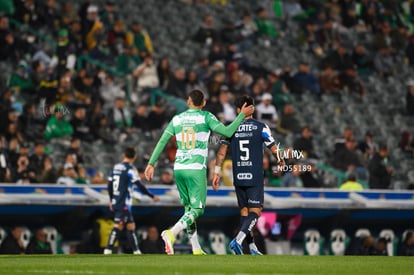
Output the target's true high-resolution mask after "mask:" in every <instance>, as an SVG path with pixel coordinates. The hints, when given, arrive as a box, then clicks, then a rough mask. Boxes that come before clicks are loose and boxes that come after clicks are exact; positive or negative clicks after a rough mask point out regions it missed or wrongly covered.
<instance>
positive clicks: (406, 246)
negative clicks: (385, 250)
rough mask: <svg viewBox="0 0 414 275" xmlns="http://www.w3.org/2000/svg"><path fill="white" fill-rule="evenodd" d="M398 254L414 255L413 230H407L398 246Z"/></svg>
mask: <svg viewBox="0 0 414 275" xmlns="http://www.w3.org/2000/svg"><path fill="white" fill-rule="evenodd" d="M397 255H398V256H414V231H408V232H407V235H406V236H405V239H404V240H402V242H401V243H400V244H399V246H398V250H397Z"/></svg>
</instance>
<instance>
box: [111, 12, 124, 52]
mask: <svg viewBox="0 0 414 275" xmlns="http://www.w3.org/2000/svg"><path fill="white" fill-rule="evenodd" d="M125 44H127V34H126V27H125V24H124V22H122V20H120V19H117V20H116V21H115V23H114V25H113V26H112V29H111V30H109V32H108V46H109V48H110V49H111V53H112V54H113V55H114V56H118V55H120V54H121V53H122V52H123V48H124V45H125Z"/></svg>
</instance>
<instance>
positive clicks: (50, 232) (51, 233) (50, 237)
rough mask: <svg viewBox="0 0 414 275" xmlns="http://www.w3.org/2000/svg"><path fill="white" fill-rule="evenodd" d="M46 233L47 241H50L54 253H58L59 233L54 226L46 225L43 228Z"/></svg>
mask: <svg viewBox="0 0 414 275" xmlns="http://www.w3.org/2000/svg"><path fill="white" fill-rule="evenodd" d="M43 231H44V232H45V234H46V241H47V242H49V243H50V247H51V248H52V252H53V254H58V242H59V233H58V231H57V229H56V228H55V227H53V226H46V227H44V228H43Z"/></svg>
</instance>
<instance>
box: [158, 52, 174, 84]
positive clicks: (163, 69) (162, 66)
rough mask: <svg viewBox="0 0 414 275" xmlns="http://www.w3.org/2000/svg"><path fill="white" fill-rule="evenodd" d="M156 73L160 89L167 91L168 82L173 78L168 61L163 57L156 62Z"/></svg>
mask: <svg viewBox="0 0 414 275" xmlns="http://www.w3.org/2000/svg"><path fill="white" fill-rule="evenodd" d="M157 73H158V79H159V80H160V87H161V88H162V89H167V87H168V84H169V83H170V80H171V78H172V77H173V73H172V71H171V66H170V61H169V60H168V58H166V57H163V58H161V60H160V61H159V62H158V66H157Z"/></svg>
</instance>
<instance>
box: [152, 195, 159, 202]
mask: <svg viewBox="0 0 414 275" xmlns="http://www.w3.org/2000/svg"><path fill="white" fill-rule="evenodd" d="M152 200H153V201H155V202H157V201H159V200H160V197H158V196H157V195H155V196H154V197H153V198H152Z"/></svg>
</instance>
